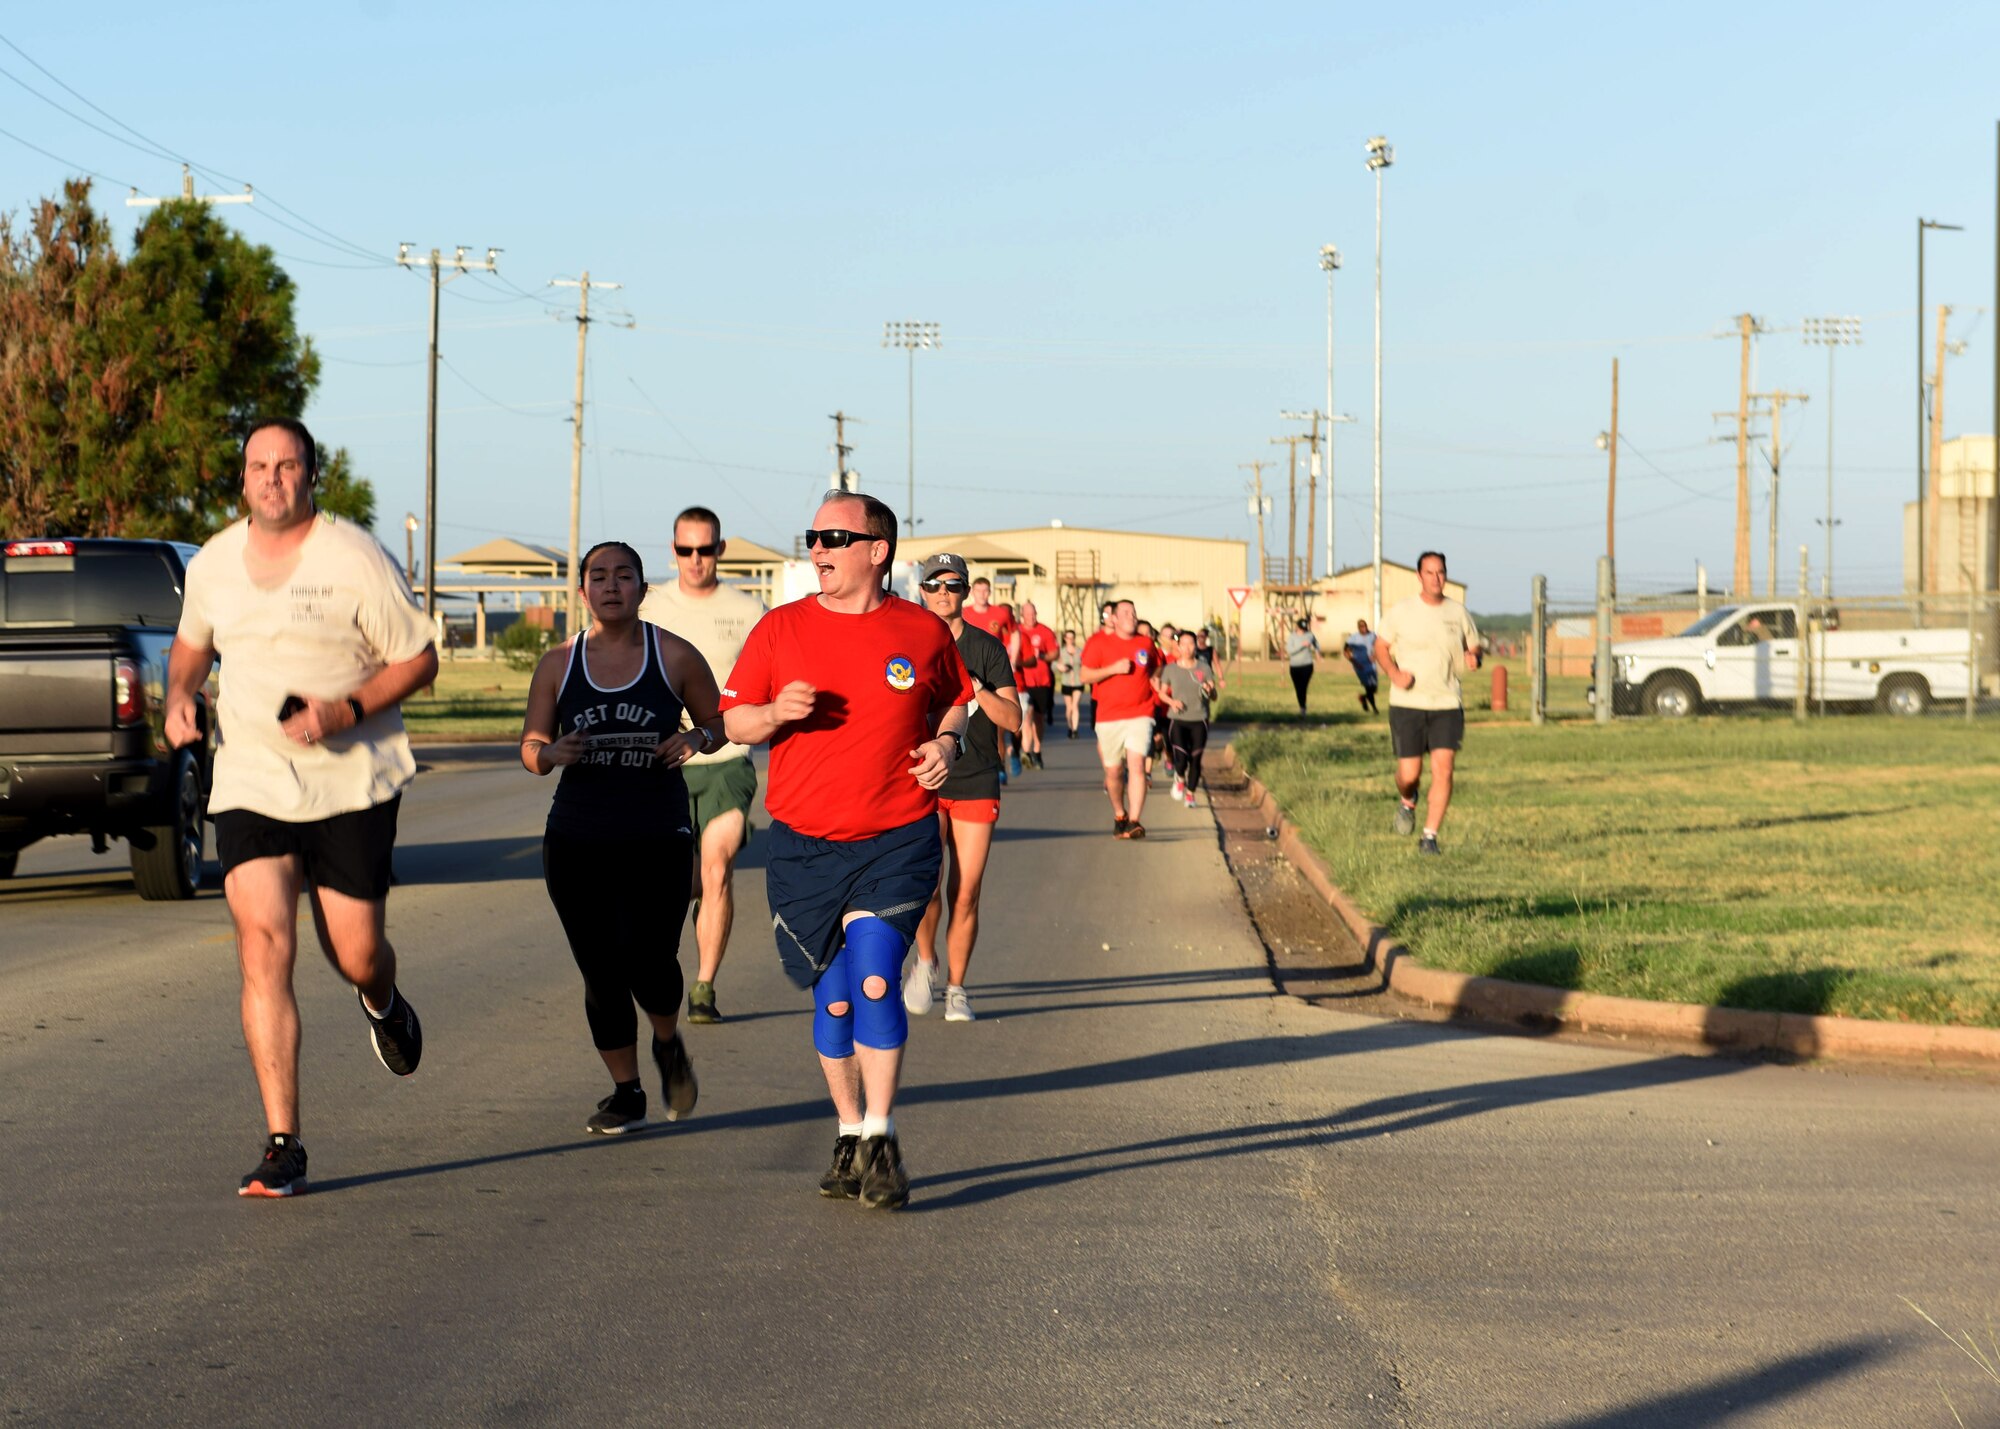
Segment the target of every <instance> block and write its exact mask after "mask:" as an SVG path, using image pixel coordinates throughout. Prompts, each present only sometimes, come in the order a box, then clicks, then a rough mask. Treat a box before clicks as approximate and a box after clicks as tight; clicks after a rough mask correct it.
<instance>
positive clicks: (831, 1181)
mask: <svg viewBox="0 0 2000 1429" xmlns="http://www.w3.org/2000/svg"><path fill="white" fill-rule="evenodd" d="M860 1146H861V1138H860V1137H858V1136H842V1137H837V1138H836V1139H835V1140H834V1143H833V1164H832V1165H831V1166H829V1167H827V1168H826V1174H825V1175H824V1176H822V1177H820V1178H819V1193H820V1194H821V1195H822V1196H825V1197H826V1198H827V1199H828V1200H830V1201H851V1200H853V1199H854V1198H855V1197H856V1196H858V1195H860V1194H861V1169H860V1168H859V1167H858V1166H856V1165H855V1164H854V1163H855V1156H856V1152H857V1151H858V1150H859V1149H860Z"/></svg>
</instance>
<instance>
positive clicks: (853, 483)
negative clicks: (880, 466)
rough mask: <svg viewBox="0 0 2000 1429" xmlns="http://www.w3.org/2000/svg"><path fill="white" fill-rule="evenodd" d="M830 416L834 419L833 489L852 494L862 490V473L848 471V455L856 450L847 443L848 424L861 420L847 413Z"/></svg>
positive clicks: (834, 413)
mask: <svg viewBox="0 0 2000 1429" xmlns="http://www.w3.org/2000/svg"><path fill="white" fill-rule="evenodd" d="M829 415H830V416H831V417H832V418H833V489H834V490H835V491H844V492H848V493H850V494H852V493H853V492H856V491H859V490H860V489H861V481H860V477H861V473H860V472H858V471H854V472H851V471H849V470H848V469H847V454H848V453H849V452H851V451H853V450H854V448H853V447H851V446H849V445H848V442H847V424H848V423H849V422H857V421H859V420H861V419H860V418H859V417H850V416H848V415H847V413H845V412H833V413H830V414H829Z"/></svg>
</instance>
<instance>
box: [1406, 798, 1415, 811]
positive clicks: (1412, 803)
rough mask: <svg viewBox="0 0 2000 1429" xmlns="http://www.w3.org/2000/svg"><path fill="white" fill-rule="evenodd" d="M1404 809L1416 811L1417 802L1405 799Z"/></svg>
mask: <svg viewBox="0 0 2000 1429" xmlns="http://www.w3.org/2000/svg"><path fill="white" fill-rule="evenodd" d="M1403 807H1404V808H1406V809H1414V808H1416V807H1417V801H1416V800H1415V799H1405V800H1403Z"/></svg>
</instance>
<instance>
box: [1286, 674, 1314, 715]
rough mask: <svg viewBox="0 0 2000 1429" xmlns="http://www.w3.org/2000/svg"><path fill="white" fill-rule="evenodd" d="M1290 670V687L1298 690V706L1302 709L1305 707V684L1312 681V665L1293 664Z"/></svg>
mask: <svg viewBox="0 0 2000 1429" xmlns="http://www.w3.org/2000/svg"><path fill="white" fill-rule="evenodd" d="M1291 671H1292V688H1293V689H1294V690H1296V691H1297V692H1298V696H1299V708H1300V709H1301V710H1303V709H1304V708H1305V707H1306V686H1307V685H1310V684H1311V683H1312V682H1313V667H1312V666H1310V665H1293V666H1292V667H1291Z"/></svg>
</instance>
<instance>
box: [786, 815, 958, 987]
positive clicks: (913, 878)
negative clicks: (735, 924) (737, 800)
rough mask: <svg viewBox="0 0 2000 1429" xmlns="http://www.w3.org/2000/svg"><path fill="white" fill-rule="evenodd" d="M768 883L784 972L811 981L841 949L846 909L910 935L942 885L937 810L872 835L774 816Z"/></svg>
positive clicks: (808, 984) (805, 984) (802, 983)
mask: <svg viewBox="0 0 2000 1429" xmlns="http://www.w3.org/2000/svg"><path fill="white" fill-rule="evenodd" d="M764 857H765V861H766V867H765V872H764V888H765V891H766V892H767V893H768V894H769V896H770V900H771V928H772V931H773V932H775V933H776V934H777V938H778V960H779V961H780V962H782V963H783V964H784V966H785V975H786V976H787V977H789V978H790V979H791V980H792V981H793V982H795V983H797V984H798V985H799V986H800V987H811V986H812V985H813V984H814V983H816V982H818V981H819V976H820V974H821V973H823V972H825V971H826V968H827V965H828V964H829V963H831V962H832V961H833V957H834V954H835V953H838V952H839V951H840V946H841V943H842V941H843V938H842V934H841V927H840V920H841V917H842V915H844V914H846V913H848V912H849V911H861V912H867V913H873V914H874V915H875V916H876V917H877V918H880V919H881V920H882V921H883V922H885V923H887V924H888V925H889V926H890V927H892V928H894V929H895V930H896V931H897V932H898V933H900V934H902V935H903V938H904V939H905V940H906V941H907V940H909V939H912V938H914V937H916V934H917V924H918V923H919V922H921V921H922V920H923V916H924V909H925V908H926V907H928V906H929V904H930V901H931V894H932V893H933V892H935V891H936V889H937V886H938V869H939V867H940V866H941V864H942V862H943V859H944V845H943V843H942V841H941V840H940V839H939V838H938V821H937V815H935V814H926V815H924V816H923V817H922V818H921V819H918V820H917V821H916V822H915V823H911V824H905V825H904V826H903V827H902V828H900V829H890V830H889V831H888V832H887V833H881V834H876V835H875V836H874V837H873V838H866V839H849V840H836V839H814V838H807V837H806V836H805V835H804V834H800V833H795V832H793V830H792V828H791V826H790V825H789V824H786V823H783V822H781V821H779V820H775V819H774V820H772V822H771V829H770V838H769V841H768V842H767V843H766V844H765V846H764Z"/></svg>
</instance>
